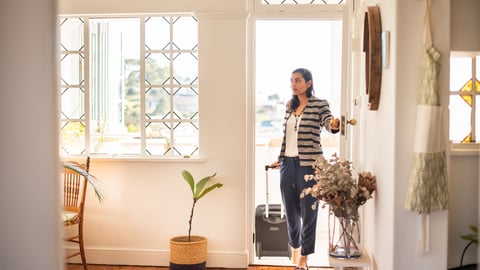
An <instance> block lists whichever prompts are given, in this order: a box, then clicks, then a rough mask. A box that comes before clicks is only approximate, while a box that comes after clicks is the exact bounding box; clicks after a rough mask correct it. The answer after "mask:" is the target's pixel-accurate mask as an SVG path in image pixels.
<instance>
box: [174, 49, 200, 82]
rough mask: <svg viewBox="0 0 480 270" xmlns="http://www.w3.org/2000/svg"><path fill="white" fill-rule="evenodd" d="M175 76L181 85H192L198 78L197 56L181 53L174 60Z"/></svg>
mask: <svg viewBox="0 0 480 270" xmlns="http://www.w3.org/2000/svg"><path fill="white" fill-rule="evenodd" d="M173 76H174V77H175V80H176V81H178V83H179V84H192V83H194V82H195V81H196V78H197V77H198V60H197V55H196V54H191V53H180V54H178V55H177V56H176V57H175V59H174V60H173Z"/></svg>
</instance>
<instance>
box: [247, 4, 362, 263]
mask: <svg viewBox="0 0 480 270" xmlns="http://www.w3.org/2000/svg"><path fill="white" fill-rule="evenodd" d="M261 1H262V0H251V1H249V16H248V19H247V37H246V39H247V55H248V59H247V80H248V81H247V86H248V93H247V168H246V169H247V185H246V187H247V200H246V201H247V205H246V207H247V208H246V211H245V212H246V215H247V216H246V222H247V226H246V228H247V230H246V235H247V237H246V239H245V241H246V243H245V244H246V247H247V252H248V263H249V264H252V263H253V262H254V260H255V258H254V254H255V251H254V249H255V247H254V238H253V235H254V231H255V230H254V229H255V228H254V227H255V205H254V204H255V203H254V202H255V136H256V134H255V104H256V102H255V101H256V100H255V99H256V96H255V91H256V89H255V82H256V79H255V74H256V72H255V71H256V70H255V66H256V62H255V59H256V54H255V41H256V40H255V36H256V32H255V22H256V21H257V20H261V19H278V20H279V19H285V20H288V19H292V20H305V19H311V20H322V19H323V20H324V19H339V20H342V21H343V37H342V64H341V65H342V68H341V70H342V75H341V91H342V94H341V97H342V99H341V102H340V112H341V115H343V116H345V118H346V119H350V118H352V116H354V115H356V113H354V112H353V111H352V110H353V109H355V107H356V106H352V103H353V102H350V101H352V100H353V99H352V97H353V94H352V88H353V87H352V83H351V82H352V75H351V74H352V73H351V66H352V65H351V57H352V56H351V54H350V52H351V51H352V50H351V46H352V33H353V29H352V22H353V14H354V8H355V1H356V0H346V4H345V5H343V6H342V7H340V6H337V5H335V7H332V6H325V5H318V7H317V6H314V5H313V6H312V5H308V6H307V5H304V6H300V5H276V6H270V5H267V6H266V5H262V4H261ZM312 7H313V8H312ZM357 107H358V106H357ZM354 137H356V136H355V132H353V129H352V128H351V127H350V126H348V125H347V128H346V130H345V135H340V139H339V148H340V150H339V151H340V156H341V157H342V158H348V159H354V157H355V156H356V154H355V153H357V151H356V149H353V148H355V147H354V146H357V143H355V142H356V141H357V140H356V139H355V138H354ZM249 236H252V238H250V237H249Z"/></svg>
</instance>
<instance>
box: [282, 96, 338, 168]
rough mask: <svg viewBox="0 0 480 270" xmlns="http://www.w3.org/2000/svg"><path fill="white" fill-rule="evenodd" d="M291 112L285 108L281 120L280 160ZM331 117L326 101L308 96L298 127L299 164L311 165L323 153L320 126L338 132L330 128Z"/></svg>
mask: <svg viewBox="0 0 480 270" xmlns="http://www.w3.org/2000/svg"><path fill="white" fill-rule="evenodd" d="M292 114H293V112H292V111H290V110H289V109H288V108H287V110H286V112H285V117H284V120H283V139H282V147H281V150H280V156H279V158H278V160H279V161H280V162H281V161H282V160H283V157H284V156H285V148H286V127H287V120H288V118H289V117H290V116H292ZM332 118H333V116H332V113H331V112H330V107H329V104H328V101H326V100H324V99H319V98H317V97H314V96H312V97H310V98H308V103H307V106H306V107H305V110H304V111H303V115H302V117H301V118H300V123H299V127H298V137H297V148H298V157H299V159H300V166H312V165H313V164H314V162H315V160H316V159H317V158H319V157H320V156H322V155H323V151H322V144H321V142H320V132H321V130H322V127H325V129H326V130H327V131H329V132H332V133H337V132H338V130H335V131H332V130H330V125H329V123H330V120H331V119H332Z"/></svg>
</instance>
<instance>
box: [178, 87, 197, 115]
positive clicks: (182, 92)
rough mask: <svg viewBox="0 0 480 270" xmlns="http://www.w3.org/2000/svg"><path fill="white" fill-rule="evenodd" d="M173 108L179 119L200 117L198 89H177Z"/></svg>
mask: <svg viewBox="0 0 480 270" xmlns="http://www.w3.org/2000/svg"><path fill="white" fill-rule="evenodd" d="M173 110H174V112H175V115H176V116H177V117H178V118H179V119H198V91H197V90H196V89H195V88H193V87H189V88H179V89H177V91H175V93H174V95H173Z"/></svg>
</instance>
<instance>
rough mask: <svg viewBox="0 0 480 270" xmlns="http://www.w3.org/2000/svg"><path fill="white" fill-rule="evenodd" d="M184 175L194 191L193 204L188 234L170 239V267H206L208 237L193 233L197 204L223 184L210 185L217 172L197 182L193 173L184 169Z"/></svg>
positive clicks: (172, 268) (172, 269)
mask: <svg viewBox="0 0 480 270" xmlns="http://www.w3.org/2000/svg"><path fill="white" fill-rule="evenodd" d="M182 176H183V179H184V180H185V181H186V182H187V184H188V186H189V187H190V191H191V192H192V197H193V198H192V199H193V204H192V208H191V210H190V218H189V220H188V234H187V235H185V236H176V237H173V238H171V239H170V269H171V270H174V269H205V266H206V261H207V238H206V237H204V236H198V235H192V234H191V233H192V221H193V216H194V210H195V205H196V204H197V202H198V201H199V200H200V199H201V198H203V197H204V196H205V195H207V194H208V193H209V192H210V191H212V190H214V189H216V188H221V187H222V186H223V184H221V183H214V184H212V185H208V184H209V181H210V180H212V179H213V178H214V177H215V176H216V173H214V174H213V175H211V176H206V177H204V178H202V179H201V180H200V181H198V182H197V183H196V182H195V180H194V178H193V176H192V174H191V173H190V172H189V171H187V170H183V171H182Z"/></svg>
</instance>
